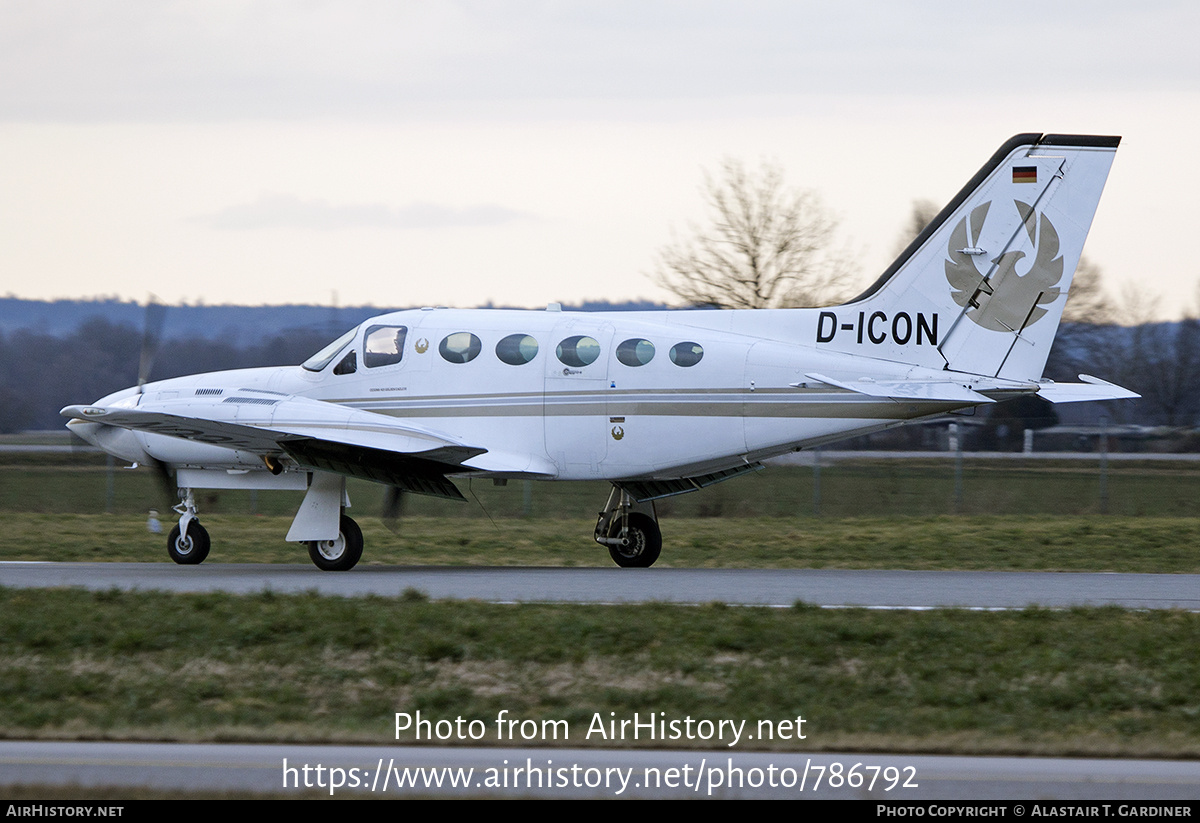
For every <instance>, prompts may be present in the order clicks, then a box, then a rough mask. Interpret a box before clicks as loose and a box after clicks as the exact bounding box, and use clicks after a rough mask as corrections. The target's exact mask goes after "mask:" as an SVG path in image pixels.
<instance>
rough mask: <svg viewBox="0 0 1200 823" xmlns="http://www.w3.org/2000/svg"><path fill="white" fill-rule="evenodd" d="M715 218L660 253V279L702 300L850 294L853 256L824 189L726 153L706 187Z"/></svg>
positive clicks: (729, 302)
mask: <svg viewBox="0 0 1200 823" xmlns="http://www.w3.org/2000/svg"><path fill="white" fill-rule="evenodd" d="M701 191H702V193H703V195H704V199H705V202H706V203H707V204H708V207H709V212H710V215H711V218H712V224H711V226H710V227H708V228H707V229H703V230H702V229H700V228H698V227H696V226H692V235H693V236H692V237H691V238H690V239H689V240H686V241H683V242H677V243H673V244H672V245H670V246H667V247H666V248H664V249H663V250H662V251H661V252H660V253H659V261H658V265H657V268H656V270H655V273H654V275H653V277H654V280H655V282H657V283H658V284H659V285H660V286H662V287H663V288H665V289H667V290H668V291H671V292H674V293H675V294H676V295H678V296H679V297H680V298H682V299H683V300H684V301H686V302H687V303H689V304H691V305H694V306H713V307H717V308H729V309H763V308H784V307H794V306H816V305H825V304H827V303H829V302H835V301H837V300H838V299H841V298H843V297H844V296H845V295H846V292H847V291H848V289H847V284H848V281H849V280H850V277H851V275H852V273H853V271H854V267H853V266H852V265H851V263H850V256H849V254H848V253H846V252H844V251H838V250H835V249H833V248H832V244H833V242H834V237H835V234H836V231H837V220H836V218H834V217H833V215H832V214H831V213H830V212H829V210H828V209H827V208H826V207H825V206H824V204H823V203H822V202H821V198H820V196H819V195H817V194H816V192H813V191H811V190H807V189H795V190H789V189H787V188H785V186H784V182H783V172H782V170H781V169H780V168H779V166H778V165H776V164H774V163H769V162H767V163H763V164H762V166H761V168H760V169H759V170H758V171H757V172H756V173H752V172H748V171H747V170H746V169H745V167H744V166H743V165H742V164H741V163H740V162H738V161H737V160H732V159H726V160H724V161H723V162H722V164H721V170H720V174H719V176H718V177H713V176H712V175H711V174H707V173H706V174H705V182H704V186H703V187H702V189H701Z"/></svg>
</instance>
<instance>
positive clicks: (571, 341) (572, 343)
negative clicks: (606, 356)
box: [554, 335, 600, 369]
mask: <svg viewBox="0 0 1200 823" xmlns="http://www.w3.org/2000/svg"><path fill="white" fill-rule="evenodd" d="M554 353H555V354H557V355H558V359H559V360H561V361H562V362H563V364H565V365H567V366H574V367H575V368H577V369H578V368H582V367H584V366H587V365H589V364H591V363H595V362H596V358H598V357H599V356H600V344H599V343H598V342H596V340H595V339H594V338H591V337H586V336H584V335H577V336H575V337H568V338H567V339H566V340H564V341H562V342H561V343H559V344H558V348H557V349H556V350H555V352H554Z"/></svg>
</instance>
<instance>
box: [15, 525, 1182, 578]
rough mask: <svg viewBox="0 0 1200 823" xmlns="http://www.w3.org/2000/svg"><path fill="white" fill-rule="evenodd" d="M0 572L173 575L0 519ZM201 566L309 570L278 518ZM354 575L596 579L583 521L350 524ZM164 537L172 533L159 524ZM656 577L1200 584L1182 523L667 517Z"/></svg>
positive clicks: (137, 537)
mask: <svg viewBox="0 0 1200 823" xmlns="http://www.w3.org/2000/svg"><path fill="white" fill-rule="evenodd" d="M3 519H4V529H3V531H4V537H3V543H2V544H0V560H57V561H85V560H86V561H114V560H123V561H140V562H150V561H155V562H164V563H165V562H170V561H169V558H168V557H167V552H166V535H165V534H158V535H152V534H148V533H147V531H146V524H145V520H144V519H141V518H137V517H130V516H117V515H79V514H74V515H72V514H23V513H17V514H5V515H4V518H3ZM202 520H203V522H204V525H205V527H206V528H207V529H208V531H209V533H210V535H211V536H212V553H211V554H210V555H209V559H208V561H206V562H209V563H308V562H309V561H308V555H307V551H306V549H305V547H304V546H303V545H301V544H290V543H285V542H284V540H283V537H284V535H285V534H286V533H287V530H288V525H289V523H290V522H291V521H290V518H287V517H278V516H277V517H265V516H264V517H254V516H249V515H230V514H225V515H217V514H214V515H209V516H204V517H203V518H202ZM359 522H360V525H361V526H362V529H363V535H364V538H365V541H366V548H365V550H364V552H363V561H362V562H363V563H366V564H385V565H445V566H462V565H480V566H600V567H609V566H611V565H612V561H611V560H610V559H609V557H608V553H607V551H606V550H605V549H604V548H603V547H601V546H599V545H597V544H596V543H595V542H593V541H592V539H591V534H592V527H593V525H594V522H593V521H592V520H582V519H576V520H549V519H540V518H533V519H527V520H518V519H513V520H500V521H496V522H492V521H488V520H481V519H478V518H466V519H457V520H444V519H441V518H434V517H410V518H406V519H404V520H403V521H402V522H401V525H400V533H399V534H393V533H392V532H390V531H388V530H387V529H386V528H384V526H383V524H382V523H380V522H379V521H378V520H374V519H362V520H360V521H359ZM163 525H164V530H165V529H167V528H169V527H170V525H171V523H170V521H169V520H168V521H165V522H164V524H163ZM661 526H662V529H663V553H662V556H661V558H660V559H659V561H658V563H657V564H656V565H657V566H664V567H677V568H684V567H686V568H843V569H898V568H903V569H920V570H930V569H960V570H996V571H1005V570H1007V571H1096V572H1099V571H1111V572H1147V573H1200V551H1197V548H1198V547H1200V519H1196V518H1191V517H1117V516H1109V517H1084V516H1073V517H1065V516H1063V517H1054V516H1040V517H1034V516H1027V515H1026V516H1021V515H1012V516H987V517H966V516H950V515H943V516H935V517H890V518H877V517H850V518H820V519H818V518H809V517H761V518H745V517H722V518H675V517H664V518H663V519H662V520H661Z"/></svg>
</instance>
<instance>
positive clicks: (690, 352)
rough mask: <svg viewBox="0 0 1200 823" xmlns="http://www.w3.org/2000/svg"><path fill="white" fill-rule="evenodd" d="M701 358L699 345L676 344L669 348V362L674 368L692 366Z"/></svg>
mask: <svg viewBox="0 0 1200 823" xmlns="http://www.w3.org/2000/svg"><path fill="white" fill-rule="evenodd" d="M703 356H704V349H702V348H700V344H699V343H676V344H675V345H674V346H672V347H671V362H672V363H674V364H675V365H676V366H685V367H686V366H694V365H696V364H697V363H699V362H700V358H702V357H703Z"/></svg>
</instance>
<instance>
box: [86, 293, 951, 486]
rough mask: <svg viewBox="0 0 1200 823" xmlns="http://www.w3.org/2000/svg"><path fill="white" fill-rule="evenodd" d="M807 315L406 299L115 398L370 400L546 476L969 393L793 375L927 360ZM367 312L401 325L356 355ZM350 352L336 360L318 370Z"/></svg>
mask: <svg viewBox="0 0 1200 823" xmlns="http://www.w3.org/2000/svg"><path fill="white" fill-rule="evenodd" d="M817 320H818V312H817V311H816V310H811V311H809V310H786V311H754V312H741V311H685V312H609V313H581V312H558V311H508V310H481V309H474V310H457V309H421V310H411V311H403V312H395V313H392V314H388V315H382V316H380V317H377V318H373V319H371V320H369V321H367V322H365V323H363V324H362V325H361V326H359V327H358V329H357V330H356V334H355V336H354V338H353V340H351V341H350V342H348V343H347V345H346V346H345V347H344V348H343V349H342V350H341V351H339V352H338V353H337V354H336V356H335V357H334V359H333V360H331V361H330V362H329V363H327V364H326V365H325V366H324V367H323V368H322V369H320V370H319V371H311V370H308V369H305V368H302V367H300V366H288V367H277V368H264V369H249V370H241V371H232V372H216V373H211V374H203V375H194V376H190V377H183V378H176V379H171V380H164V381H160V382H157V383H152V384H149V385H147V386H146V387H145V389H144V392H143V393H142V394H141V395H140V397H137V396H135V395H132V394H130V396H129V398H128V399H127V401H126V402H136V403H138V404H139V405H140V406H141V407H143V408H146V407H151V406H156V405H159V404H162V403H164V402H177V401H178V400H179V399H180V398H183V397H189V396H194V395H199V394H203V392H205V391H208V390H217V389H224V390H230V389H244V390H258V391H260V392H264V393H266V392H278V393H280V395H290V396H296V397H305V398H311V399H313V400H319V401H325V402H327V403H332V404H337V405H340V406H346V407H351V408H353V409H358V410H362V411H367V412H372V413H375V414H379V415H387V416H389V417H391V418H393V419H397V420H402V421H405V422H406V423H407V424H409V425H411V426H413V427H416V428H420V429H424V430H427V431H430V432H433V433H436V434H439V435H443V436H445V437H446V438H448V439H450V440H454V441H459V442H462V443H468V444H472V445H475V446H479V447H482V448H486V449H487V450H488V452H487V454H484V455H480V456H479V457H476V458H473V459H471V460H467V461H465V462H464V463H463V466H464V467H465V468H467V469H472V470H477V471H482V472H485V473H487V474H488V475H489V476H497V477H499V476H507V477H519V476H535V477H542V478H546V479H559V480H586V479H610V480H612V479H622V478H654V479H658V478H675V477H685V476H690V475H697V474H703V473H706V472H713V471H722V470H724V469H727V468H733V467H737V466H739V465H745V464H747V463H752V462H755V461H758V460H761V459H764V458H766V457H770V456H773V455H778V454H781V453H785V452H788V451H793V450H795V449H798V448H802V447H804V446H808V445H814V444H819V443H821V442H827V441H830V440H836V439H838V438H842V437H846V436H848V435H851V434H855V433H862V432H867V431H873V430H877V429H880V428H883V427H887V426H890V425H895V424H898V423H901V422H904V421H906V420H911V419H913V418H915V417H921V416H925V415H931V414H938V413H943V412H945V411H949V410H952V409H954V408H961V407H963V406H967V405H970V404H969V403H948V402H945V401H939V402H928V401H919V400H915V401H912V402H897V401H896V400H894V399H882V398H878V397H870V396H866V395H863V394H859V393H856V392H852V391H846V390H843V389H841V388H837V387H835V386H831V385H827V384H823V383H820V382H816V381H813V380H811V379H810V378H806V375H808V374H812V373H814V372H819V373H821V374H823V375H832V376H833V377H835V378H837V379H839V380H860V379H862V378H864V377H866V378H868V379H872V380H883V379H903V378H905V377H908V376H912V375H913V374H914V372H917V371H926V370H925V369H922V368H921V367H914V366H913V365H911V364H905V363H898V362H892V361H888V360H883V359H876V358H873V357H870V356H869V355H870V353H871V352H870V351H869V350H868V351H864V354H866V355H868V356H867V357H863V356H861V355H848V354H845V353H839V352H828V351H821V350H819V348H818V347H817V346H816V345H812V344H805V343H797V342H785V341H786V340H787V339H791V340H793V341H794V340H796V339H807V338H810V337H811V338H814V340H815V335H816V324H817ZM380 329H384V330H385V332H386V334H385V335H384V336H387V337H388V340H389V341H390V340H391V334H392V331H391V330H393V329H402V330H403V332H402V334H403V341H402V343H401V346H400V350H399V358H398V360H397V359H396V358H395V356H394V355H393V356H392V357H390V358H384V359H385V360H388V362H385V363H375V364H372V361H371V357H368V356H365V355H366V347H367V345H368V343H367V341H366V340H365V336H366V335H368V334H371V333H372V332H373V330H375V331H374V334H375V335H376V336H377V337H378V336H380V332H379V330H380ZM472 336H473V337H472ZM518 336H520V337H521V339H522V342H523V343H524V345H523V347H518V348H517V349H514V348H513V346H512V345H510V346H509V350H510V351H517V352H519V353H518V354H516V355H515V356H514V355H512V354H511V353H510V354H509V355H508V360H509V361H510V362H504V360H503V359H502V358H501V356H500V353H499V352H498V351H497V346H498V345H500V344H501V341H503V340H505V339H510V338H515V337H518ZM530 339H532V340H533V341H536V351H534V347H533V346H532V345H531V344H530ZM581 340H582V342H580V341H581ZM591 341H594V345H593V344H592V342H591ZM914 342H915V341H914ZM455 344H457V345H455ZM371 345H377V344H371ZM444 350H445V352H446V353H445V354H444V353H443V351H444ZM350 352H354V363H353V370H352V371H349V372H347V370H346V369H345V368H343V369H342V372H343V373H335V372H336V371H337V369H338V365H339V363H341V362H342V360H343V359H345V358H346V356H347V355H348V354H349V353H350ZM593 355H595V359H594V360H591V362H584V361H585V360H587V359H588V358H589V357H591V356H593ZM372 357H374V358H375V360H376V361H378V360H379V357H378V356H377V355H373V356H372ZM464 360H465V361H466V362H462V361H464ZM514 360H515V361H516V362H512V361H514ZM265 396H270V395H266V394H264V397H265ZM113 399H115V396H114V397H113V398H106V399H105V401H101V402H102V403H104V402H110V401H111V400H113ZM238 413H239V415H241V416H240V417H239V418H238V420H239V422H244V423H251V424H253V423H252V421H253V420H254V415H255V414H256V413H258V410H257V409H256V408H255V407H254V406H252V405H250V406H246V407H244V408H241V409H239V410H238ZM276 422H278V421H276ZM121 436H122V437H130V436H133V437H136V438H137V439H138V441H139V443H140V444H141V446H142V448H143V449H144V450H145V452H146V453H147V454H149V455H150V456H152V457H154V458H155V459H158V460H161V461H163V462H165V463H170V464H172V465H175V466H181V467H188V466H191V467H196V468H200V467H206V468H221V467H226V468H251V469H261V468H262V467H263V464H262V460H261V457H259V456H257V455H255V454H251V453H245V452H239V451H237V450H231V449H228V448H223V447H221V446H217V445H208V444H205V443H198V442H195V441H192V440H185V439H180V438H178V437H167V436H164V435H159V434H153V433H144V432H136V433H133V432H130V433H127V434H124V435H121ZM129 457H130V459H134V457H136V455H129ZM464 473H466V472H464ZM255 474H257V472H255Z"/></svg>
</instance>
